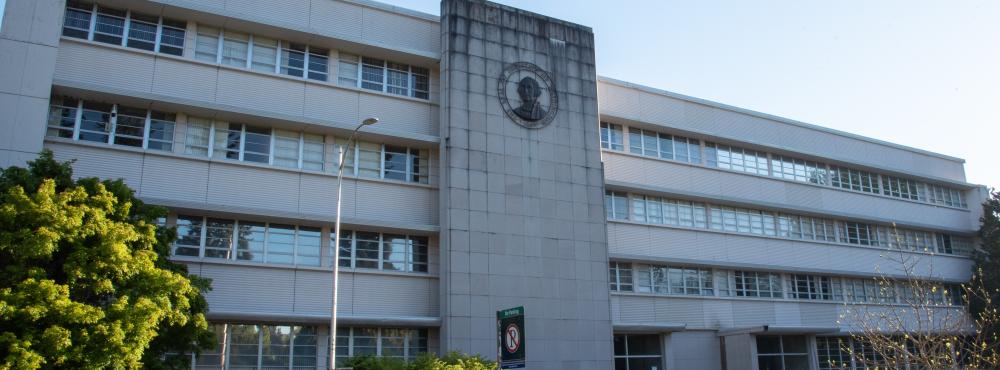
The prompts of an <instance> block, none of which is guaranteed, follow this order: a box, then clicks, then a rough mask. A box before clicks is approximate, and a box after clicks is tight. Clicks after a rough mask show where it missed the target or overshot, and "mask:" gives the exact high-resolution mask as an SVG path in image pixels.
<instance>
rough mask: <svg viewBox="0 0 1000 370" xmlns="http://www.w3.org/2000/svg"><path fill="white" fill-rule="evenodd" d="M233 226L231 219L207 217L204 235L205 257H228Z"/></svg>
mask: <svg viewBox="0 0 1000 370" xmlns="http://www.w3.org/2000/svg"><path fill="white" fill-rule="evenodd" d="M233 227H234V223H233V221H232V220H221V219H214V218H210V219H208V226H207V228H206V235H205V257H209V258H226V259H228V258H230V253H231V252H230V248H231V246H232V241H233Z"/></svg>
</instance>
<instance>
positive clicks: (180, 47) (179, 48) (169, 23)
mask: <svg viewBox="0 0 1000 370" xmlns="http://www.w3.org/2000/svg"><path fill="white" fill-rule="evenodd" d="M161 22H162V25H161V28H160V52H161V53H166V54H171V55H177V56H180V55H183V54H184V32H185V29H186V28H187V23H185V22H183V21H175V20H172V19H166V18H163V19H162V20H161Z"/></svg>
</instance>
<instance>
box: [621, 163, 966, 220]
mask: <svg viewBox="0 0 1000 370" xmlns="http://www.w3.org/2000/svg"><path fill="white" fill-rule="evenodd" d="M604 162H605V168H606V172H605V173H606V178H607V180H608V181H619V182H627V183H632V184H636V185H638V186H647V187H650V188H654V189H663V190H664V191H666V192H677V193H679V194H690V195H694V196H699V197H705V198H708V199H723V200H728V201H730V202H745V203H747V204H751V205H752V204H761V205H764V206H765V207H766V206H771V207H787V208H790V209H805V210H813V211H814V212H817V213H829V214H833V215H838V214H840V215H854V216H856V217H859V218H869V219H872V220H884V221H891V222H897V223H899V224H901V225H907V224H911V225H921V226H935V227H936V226H942V227H946V228H950V229H958V230H965V231H969V232H972V231H974V230H976V229H978V219H977V220H972V217H971V213H970V212H969V211H967V210H960V209H953V208H946V207H937V206H934V205H930V204H923V203H916V202H912V201H904V200H898V199H893V198H888V197H883V196H875V195H867V194H862V193H858V192H850V191H844V190H839V189H834V188H824V187H819V186H816V185H811V184H799V183H794V182H790V181H785V180H779V179H772V178H768V177H763V176H756V175H749V174H743V173H737V172H733V171H725V170H717V169H710V168H705V167H699V166H690V165H686V164H679V163H673V162H669V161H663V160H656V159H646V158H637V157H634V156H630V155H624V154H618V153H613V152H604ZM970 204H972V203H970ZM751 208H753V207H751Z"/></svg>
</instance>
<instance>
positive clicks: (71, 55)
mask: <svg viewBox="0 0 1000 370" xmlns="http://www.w3.org/2000/svg"><path fill="white" fill-rule="evenodd" d="M95 66H114V68H103V67H102V68H95ZM55 70H56V73H55V78H56V79H58V80H61V81H66V82H68V83H74V84H85V85H86V86H95V87H97V88H98V89H103V88H104V87H107V88H108V90H109V91H112V92H115V93H119V94H121V93H124V94H128V93H129V92H132V91H134V92H136V93H141V94H143V95H146V96H148V95H150V94H153V96H163V97H166V98H167V99H168V100H171V101H170V102H176V103H181V104H189V102H190V104H193V105H196V106H206V107H212V108H216V109H220V110H225V111H232V112H240V113H249V114H263V115H271V114H273V115H278V116H280V117H291V118H293V119H294V118H295V117H302V118H308V119H314V120H321V121H332V122H335V123H337V124H342V125H349V126H352V125H356V124H357V123H358V122H360V121H361V120H362V119H364V118H366V117H370V116H376V117H379V118H380V119H381V122H380V123H379V124H378V126H377V127H375V128H374V131H383V130H384V131H391V132H400V133H413V134H420V135H436V133H437V126H438V125H437V120H438V117H437V115H432V114H431V113H432V112H434V111H436V108H432V107H434V105H433V104H431V103H430V102H419V101H414V100H411V99H399V98H394V97H390V96H384V95H379V94H372V93H367V92H359V91H355V90H350V89H341V88H337V87H333V86H326V85H318V84H314V83H308V82H305V81H300V80H292V79H288V78H284V77H281V76H280V75H269V74H260V73H254V72H250V71H242V70H233V69H229V68H222V67H218V66H213V65H206V64H202V63H199V62H196V61H192V60H177V59H174V58H168V57H163V58H161V57H156V56H153V55H148V54H142V53H137V52H133V51H129V50H120V49H115V48H109V47H103V46H93V45H88V44H85V43H81V42H78V41H67V40H63V41H62V42H61V43H60V46H59V55H58V59H57V61H56V67H55ZM334 78H335V77H334ZM154 82H155V83H154ZM352 127H353V126H352Z"/></svg>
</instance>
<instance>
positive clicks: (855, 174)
mask: <svg viewBox="0 0 1000 370" xmlns="http://www.w3.org/2000/svg"><path fill="white" fill-rule="evenodd" d="M830 183H831V184H833V186H835V187H838V188H843V189H849V190H855V191H863V192H866V193H873V194H878V193H879V190H878V175H876V174H873V173H871V172H866V171H859V170H852V169H849V168H844V167H837V166H830Z"/></svg>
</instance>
